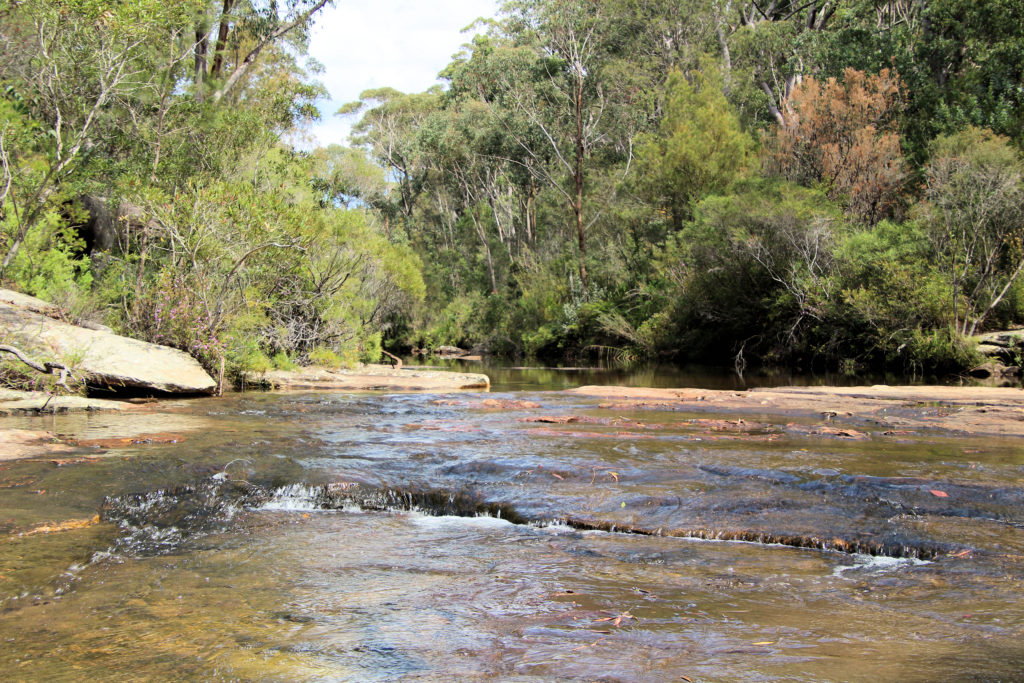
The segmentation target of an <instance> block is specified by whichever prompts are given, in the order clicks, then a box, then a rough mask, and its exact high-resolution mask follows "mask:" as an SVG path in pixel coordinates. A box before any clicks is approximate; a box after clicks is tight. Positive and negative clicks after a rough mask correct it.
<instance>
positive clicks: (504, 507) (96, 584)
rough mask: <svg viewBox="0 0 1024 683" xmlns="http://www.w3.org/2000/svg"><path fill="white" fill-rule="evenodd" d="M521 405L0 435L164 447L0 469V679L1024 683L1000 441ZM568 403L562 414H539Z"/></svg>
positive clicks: (459, 404)
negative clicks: (132, 437) (979, 682)
mask: <svg viewBox="0 0 1024 683" xmlns="http://www.w3.org/2000/svg"><path fill="white" fill-rule="evenodd" d="M543 381H548V380H543ZM543 381H541V383H543ZM551 381H554V380H551ZM513 397H514V398H522V399H528V402H527V401H526V400H524V401H522V402H521V403H520V404H519V407H516V408H514V409H508V408H506V409H497V410H496V409H489V408H486V407H484V405H485V404H484V403H483V401H482V399H483V398H484V397H483V396H474V395H472V394H460V395H459V396H458V397H457V399H451V398H446V397H437V396H426V395H391V396H382V395H342V394H289V395H271V394H247V395H242V396H235V397H231V398H228V399H224V400H219V401H218V400H212V399H211V400H201V401H196V402H193V403H190V404H188V405H187V406H182V407H179V408H176V409H175V411H174V412H171V413H170V414H169V415H168V416H166V417H163V418H160V417H158V416H153V415H148V416H147V415H136V416H133V417H132V416H104V415H100V414H96V415H91V416H77V417H75V416H66V417H61V416H57V417H48V418H24V419H20V420H19V421H17V424H15V423H13V422H12V426H16V427H23V428H36V429H40V428H45V429H50V430H52V431H55V432H57V433H61V434H64V435H66V436H69V437H74V438H80V439H85V438H87V437H92V438H101V437H107V436H110V435H112V434H114V433H117V432H121V433H123V432H124V431H125V430H126V429H128V428H129V427H130V428H131V429H134V430H135V431H136V432H137V433H139V434H146V433H150V432H152V431H153V430H154V429H156V428H157V426H159V425H163V427H165V428H166V429H167V430H175V433H177V434H180V437H181V438H180V439H178V440H176V442H174V443H171V442H156V441H152V442H143V443H138V444H131V445H127V446H119V447H117V448H96V447H90V448H83V449H82V450H81V452H80V453H77V454H72V455H69V456H62V457H61V458H39V459H35V460H27V461H17V462H7V463H3V464H2V466H3V469H0V487H2V488H0V495H2V496H4V503H5V505H4V507H3V512H2V519H0V524H2V525H3V529H4V532H5V538H6V541H5V542H3V543H2V544H0V594H2V602H0V609H2V610H3V612H2V613H0V670H3V671H5V672H7V673H12V672H13V673H14V674H15V675H14V678H31V679H38V680H53V679H68V678H76V679H80V678H83V677H88V676H96V675H99V676H100V677H101V678H102V677H110V676H117V677H119V678H124V679H131V678H137V679H148V680H155V679H166V678H176V679H203V680H238V679H242V680H351V681H373V680H495V679H497V680H528V681H534V680H536V681H546V680H554V679H561V680H588V681H589V680H615V681H619V680H621V681H663V680H679V679H680V677H681V676H686V677H688V678H690V679H692V680H694V681H696V680H704V679H706V680H765V681H767V680H779V679H785V680H906V681H916V680H923V679H925V678H929V677H931V678H934V677H935V676H945V677H946V678H950V679H954V680H959V679H965V678H970V677H972V676H974V677H977V676H980V677H981V678H983V679H984V678H989V679H992V680H998V679H1000V678H1002V679H1007V680H1012V679H1013V678H1014V676H1015V675H1016V673H1017V672H1019V670H1020V668H1019V666H1020V664H1021V660H1022V657H1024V647H1022V646H1021V645H1020V643H1021V642H1022V641H1021V635H1024V633H1022V631H1024V608H1022V606H1021V604H1020V601H1019V593H1020V590H1021V588H1022V587H1024V586H1022V585H1021V583H1022V579H1021V577H1024V487H1022V486H1021V483H1020V479H1021V475H1022V474H1024V453H1022V451H1021V449H1020V448H1019V445H1018V444H1016V443H1015V442H1013V441H1011V440H1005V439H982V438H976V437H968V436H955V435H939V434H934V433H927V434H926V433H920V434H902V435H900V436H899V438H894V437H892V436H886V435H884V434H882V433H881V432H867V433H866V436H865V438H864V439H863V440H860V441H857V442H851V441H844V440H842V439H839V438H826V437H822V436H820V435H813V434H812V433H811V432H809V431H808V430H807V429H805V428H803V427H806V425H804V424H800V423H799V421H797V423H794V422H792V421H791V420H792V419H791V418H772V417H770V416H764V415H761V416H749V419H748V420H746V421H744V422H742V423H741V422H739V421H737V420H735V417H736V416H730V417H731V418H732V419H733V422H731V423H728V424H726V423H725V422H724V421H718V422H713V421H711V420H709V419H708V415H707V414H702V415H700V416H696V415H688V414H686V413H679V412H667V411H658V410H644V411H634V412H628V411H627V412H623V410H624V409H603V408H599V407H598V406H597V405H596V403H595V402H593V401H588V400H587V399H583V398H580V397H577V396H567V395H561V394H546V393H531V394H515V395H514V396H513ZM529 406H534V407H529ZM566 415H572V416H578V417H579V419H576V420H575V421H574V422H573V423H571V424H553V423H551V422H540V421H537V420H536V419H535V418H537V417H539V416H555V417H558V416H566ZM133 419H134V420H135V421H136V422H137V424H128V423H132V421H133ZM545 419H546V418H545ZM719 422H721V424H719ZM723 427H727V428H723ZM860 428H861V429H864V427H863V426H860ZM97 511H99V519H93V515H95V514H96V513H97ZM69 522H75V524H69ZM623 532H627V533H623ZM739 541H743V542H739ZM837 615H841V618H837ZM922 662H927V668H923V667H922V664H921V663H922ZM23 672H29V673H27V674H26V673H23ZM9 677H10V676H9Z"/></svg>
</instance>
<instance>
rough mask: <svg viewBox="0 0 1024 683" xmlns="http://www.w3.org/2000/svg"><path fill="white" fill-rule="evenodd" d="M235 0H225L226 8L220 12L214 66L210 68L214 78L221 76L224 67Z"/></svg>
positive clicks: (214, 50)
mask: <svg viewBox="0 0 1024 683" xmlns="http://www.w3.org/2000/svg"><path fill="white" fill-rule="evenodd" d="M234 4H235V3H234V0H224V8H223V10H222V11H221V13H220V26H219V27H218V28H217V43H216V45H215V46H214V48H213V67H212V68H211V69H210V75H211V76H213V77H214V78H217V77H219V76H220V73H221V71H222V70H223V69H224V50H225V49H226V48H227V44H228V31H229V29H230V19H229V15H230V14H231V7H232V6H233V5H234Z"/></svg>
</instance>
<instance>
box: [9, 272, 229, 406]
mask: <svg viewBox="0 0 1024 683" xmlns="http://www.w3.org/2000/svg"><path fill="white" fill-rule="evenodd" d="M50 310H52V306H51V305H50V304H47V303H46V302H45V301H41V300H39V299H34V298H33V297H29V296H26V295H24V294H18V293H17V292H11V291H9V290H0V343H7V344H10V345H13V346H16V347H18V348H20V349H21V350H22V351H24V352H25V353H26V354H29V355H31V356H34V357H35V359H36V360H38V361H40V362H42V361H47V360H60V361H62V362H64V363H66V364H68V365H69V366H71V367H73V368H74V369H75V370H76V372H80V373H83V374H85V375H88V377H89V379H88V381H89V383H90V384H99V385H105V386H108V387H111V388H113V389H117V388H119V387H131V388H134V389H143V390H153V391H160V392H166V393H174V394H209V393H213V391H214V389H216V387H217V384H216V382H214V381H213V378H212V377H210V376H209V375H208V374H207V373H206V371H204V370H203V368H202V366H200V365H199V363H197V362H196V360H195V359H194V358H192V357H191V356H189V355H188V354H187V353H184V352H182V351H178V350H177V349H172V348H169V347H166V346H160V345H158V344H150V343H147V342H143V341H139V340H137V339H130V338H128V337H122V336H119V335H116V334H113V333H111V332H108V331H104V330H91V329H86V328H84V327H78V326H76V325H70V324H68V323H65V322H62V321H60V320H56V319H54V318H52V317H49V316H47V315H43V314H42V313H39V312H37V311H50Z"/></svg>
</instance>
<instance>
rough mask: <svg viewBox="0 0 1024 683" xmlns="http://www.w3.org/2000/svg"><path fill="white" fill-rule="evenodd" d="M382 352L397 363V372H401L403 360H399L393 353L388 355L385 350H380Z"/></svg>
mask: <svg viewBox="0 0 1024 683" xmlns="http://www.w3.org/2000/svg"><path fill="white" fill-rule="evenodd" d="M380 352H381V353H383V354H384V355H385V356H387V357H388V358H390V359H392V360H393V361H395V365H394V367H395V370H401V369H402V359H401V358H399V357H398V356H396V355H395V354H393V353H388V352H387V351H385V350H384V349H381V350H380Z"/></svg>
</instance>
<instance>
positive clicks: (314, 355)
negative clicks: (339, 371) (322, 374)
mask: <svg viewBox="0 0 1024 683" xmlns="http://www.w3.org/2000/svg"><path fill="white" fill-rule="evenodd" d="M309 363H310V365H318V366H320V367H325V368H340V367H342V366H343V365H345V362H344V361H343V360H342V359H341V356H339V355H338V354H336V353H335V352H334V351H332V350H331V349H329V348H327V347H326V346H318V347H316V348H315V349H313V350H312V351H310V352H309Z"/></svg>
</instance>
